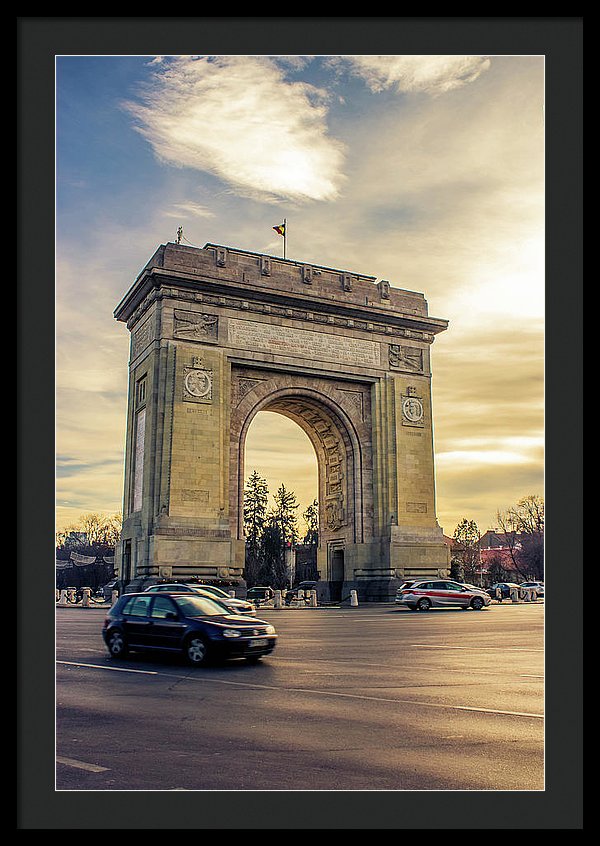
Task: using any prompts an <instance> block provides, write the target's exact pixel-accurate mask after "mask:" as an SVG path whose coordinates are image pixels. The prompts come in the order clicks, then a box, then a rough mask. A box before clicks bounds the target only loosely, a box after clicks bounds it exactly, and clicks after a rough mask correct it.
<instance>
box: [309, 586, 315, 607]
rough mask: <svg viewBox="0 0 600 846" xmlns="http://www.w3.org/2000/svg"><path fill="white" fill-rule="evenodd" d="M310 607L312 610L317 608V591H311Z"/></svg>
mask: <svg viewBox="0 0 600 846" xmlns="http://www.w3.org/2000/svg"><path fill="white" fill-rule="evenodd" d="M310 607H311V608H316V607H317V592H316V590H311V591H310Z"/></svg>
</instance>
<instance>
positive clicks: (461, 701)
mask: <svg viewBox="0 0 600 846" xmlns="http://www.w3.org/2000/svg"><path fill="white" fill-rule="evenodd" d="M260 616H261V617H262V618H263V619H267V620H269V621H271V622H273V623H274V624H275V626H276V627H277V631H278V634H279V642H278V646H277V648H276V650H275V652H274V653H273V655H272V656H270V657H268V658H266V659H264V661H263V662H262V663H261V664H259V665H257V666H250V665H246V664H244V663H241V662H231V663H229V664H224V665H221V666H215V667H209V668H206V669H201V668H189V667H187V666H186V665H185V664H183V663H182V662H180V661H178V660H177V659H174V658H165V659H162V658H156V657H155V656H152V657H149V656H143V655H137V656H131V657H130V658H129V659H128V660H126V661H122V662H115V661H113V660H111V659H110V658H109V657H108V654H107V652H106V649H105V647H104V644H103V642H102V639H101V636H100V629H101V625H102V620H103V612H102V611H101V610H99V609H73V608H65V609H60V608H58V609H57V665H56V707H57V718H56V720H57V722H56V743H57V767H56V789H57V790H59V791H61V790H78V791H82V790H83V791H85V790H90V791H92V790H103V791H117V790H129V791H136V790H140V791H142V790H146V791H147V790H160V791H177V790H202V791H206V790H219V791H223V790H238V791H239V790H242V791H243V790H269V791H277V790H286V791H290V790H295V791H298V790H302V791H306V790H310V791H347V790H360V791H369V790H373V791H377V790H386V791H390V790H392V791H400V790H402V791H411V790H419V791H423V790H496V791H499V790H502V791H506V790H514V791H541V790H543V789H544V720H543V705H544V694H543V673H544V651H543V650H544V607H543V604H541V603H536V604H532V605H528V604H519V605H512V604H510V603H503V604H502V605H496V604H492V605H491V606H490V607H489V608H488V609H486V610H484V611H481V612H475V611H466V612H465V611H461V610H456V611H454V610H442V611H432V612H429V613H426V614H418V613H412V612H410V611H407V610H405V609H396V608H394V607H390V606H360V607H359V608H345V609H298V610H288V609H286V610H282V611H278V610H274V609H270V610H268V611H264V612H263V611H261V612H260Z"/></svg>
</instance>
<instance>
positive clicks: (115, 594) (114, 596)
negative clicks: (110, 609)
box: [110, 590, 119, 605]
mask: <svg viewBox="0 0 600 846" xmlns="http://www.w3.org/2000/svg"><path fill="white" fill-rule="evenodd" d="M118 598H119V591H118V590H113V591H112V594H111V600H110V603H111V605H114V604H115V602H116V601H117V599H118Z"/></svg>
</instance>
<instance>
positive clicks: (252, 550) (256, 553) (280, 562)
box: [244, 470, 319, 589]
mask: <svg viewBox="0 0 600 846" xmlns="http://www.w3.org/2000/svg"><path fill="white" fill-rule="evenodd" d="M273 502H274V504H273V505H272V506H271V507H270V508H269V489H268V486H267V481H266V479H264V478H263V477H262V476H260V475H259V474H258V472H257V471H256V470H254V471H253V473H252V474H251V475H250V476H249V477H248V479H247V481H246V485H245V487H244V534H245V536H246V561H245V572H244V577H245V579H246V583H247V584H248V586H249V587H252V585H258V584H264V585H270V586H271V587H274V588H279V589H283V588H285V587H289V586H290V573H289V572H288V562H287V561H286V552H287V550H290V549H292V548H293V547H295V546H296V544H298V543H304V544H308V545H310V546H312V547H313V548H314V550H315V552H316V548H317V546H318V544H319V504H318V502H317V500H316V499H315V500H313V502H312V503H311V504H310V505H309V506H308V507H307V509H306V510H305V511H303V512H302V517H303V519H304V522H305V524H306V532H305V533H304V535H301V532H300V529H299V527H298V514H297V512H298V508H299V507H300V503H299V502H298V501H297V499H296V494H295V493H294V492H293V491H290V490H288V489H287V488H286V487H285V485H284V484H281V485H280V486H279V488H278V489H277V492H276V493H275V494H274V495H273Z"/></svg>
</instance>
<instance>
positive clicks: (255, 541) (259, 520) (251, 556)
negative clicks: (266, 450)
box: [244, 470, 269, 586]
mask: <svg viewBox="0 0 600 846" xmlns="http://www.w3.org/2000/svg"><path fill="white" fill-rule="evenodd" d="M268 499H269V489H268V487H267V482H266V479H263V478H262V476H260V475H259V474H258V473H257V472H256V470H254V471H253V472H252V474H251V475H250V476H249V477H248V480H247V482H246V487H245V489H244V534H245V536H246V571H245V577H246V582H247V583H248V585H250V586H251V585H255V584H259V583H260V581H261V578H260V570H261V555H262V539H263V533H264V531H265V525H266V522H267V503H268Z"/></svg>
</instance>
